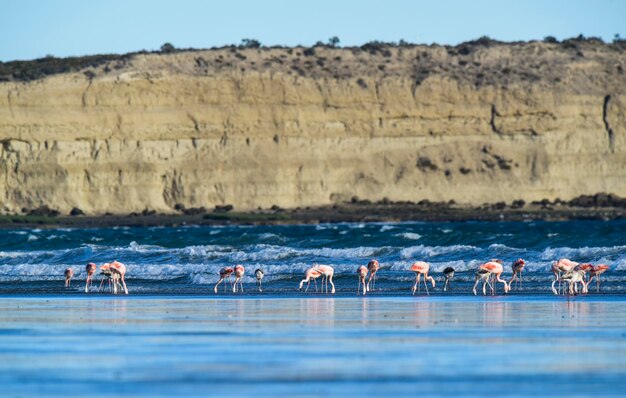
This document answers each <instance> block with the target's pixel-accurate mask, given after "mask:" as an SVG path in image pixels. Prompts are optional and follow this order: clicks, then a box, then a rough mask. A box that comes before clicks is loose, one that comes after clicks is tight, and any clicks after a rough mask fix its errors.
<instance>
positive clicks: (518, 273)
mask: <svg viewBox="0 0 626 398" xmlns="http://www.w3.org/2000/svg"><path fill="white" fill-rule="evenodd" d="M525 266H526V261H524V260H523V259H521V258H518V259H517V260H515V262H513V264H512V265H511V269H512V270H513V276H512V277H511V279H509V287H511V283H513V281H514V280H516V279H517V280H518V281H519V287H520V289H521V288H522V271H523V270H524V267H525Z"/></svg>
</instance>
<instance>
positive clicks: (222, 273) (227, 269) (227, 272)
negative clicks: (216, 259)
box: [213, 267, 235, 294]
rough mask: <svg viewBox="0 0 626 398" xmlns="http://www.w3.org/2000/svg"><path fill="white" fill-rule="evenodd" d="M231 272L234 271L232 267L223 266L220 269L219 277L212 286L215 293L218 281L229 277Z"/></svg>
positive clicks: (220, 281)
mask: <svg viewBox="0 0 626 398" xmlns="http://www.w3.org/2000/svg"><path fill="white" fill-rule="evenodd" d="M233 272H235V270H234V269H233V267H224V268H222V269H221V270H220V279H219V280H218V281H217V283H216V284H215V287H214V288H213V291H214V292H215V293H216V294H217V287H218V286H219V285H220V283H222V281H224V280H225V279H228V278H230V276H231V275H232V273H233ZM224 291H226V282H224Z"/></svg>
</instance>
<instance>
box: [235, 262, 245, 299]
mask: <svg viewBox="0 0 626 398" xmlns="http://www.w3.org/2000/svg"><path fill="white" fill-rule="evenodd" d="M245 272H246V269H245V268H244V267H243V265H241V264H237V265H235V283H233V293H237V283H239V286H241V293H243V282H242V281H241V278H243V274H244V273H245Z"/></svg>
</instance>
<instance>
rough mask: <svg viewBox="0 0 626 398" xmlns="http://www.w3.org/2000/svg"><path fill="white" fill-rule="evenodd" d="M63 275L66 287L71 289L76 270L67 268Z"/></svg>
mask: <svg viewBox="0 0 626 398" xmlns="http://www.w3.org/2000/svg"><path fill="white" fill-rule="evenodd" d="M63 275H65V287H70V284H71V282H72V277H73V276H74V270H73V269H72V268H66V269H65V272H64V273H63Z"/></svg>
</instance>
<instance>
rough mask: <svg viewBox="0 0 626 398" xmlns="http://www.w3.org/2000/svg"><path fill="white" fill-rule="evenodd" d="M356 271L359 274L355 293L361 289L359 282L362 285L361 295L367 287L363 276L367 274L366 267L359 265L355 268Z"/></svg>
mask: <svg viewBox="0 0 626 398" xmlns="http://www.w3.org/2000/svg"><path fill="white" fill-rule="evenodd" d="M356 273H357V274H358V275H359V284H358V286H357V288H356V294H357V295H358V294H359V290H360V289H361V284H362V285H363V295H364V296H365V292H367V289H366V287H365V277H366V276H367V267H366V266H364V265H361V266H360V267H359V268H358V269H357V270H356Z"/></svg>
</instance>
